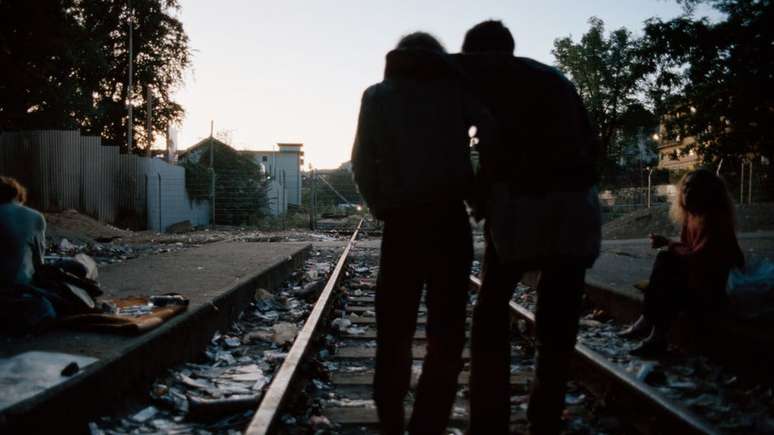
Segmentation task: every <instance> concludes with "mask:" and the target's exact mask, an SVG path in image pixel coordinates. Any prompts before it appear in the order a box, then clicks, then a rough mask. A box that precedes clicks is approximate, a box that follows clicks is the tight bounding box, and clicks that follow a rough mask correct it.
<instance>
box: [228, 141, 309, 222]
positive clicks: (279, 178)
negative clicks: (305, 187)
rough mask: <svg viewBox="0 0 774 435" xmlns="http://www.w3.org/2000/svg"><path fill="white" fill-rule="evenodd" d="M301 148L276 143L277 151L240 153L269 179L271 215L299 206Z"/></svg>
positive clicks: (302, 156) (301, 163)
mask: <svg viewBox="0 0 774 435" xmlns="http://www.w3.org/2000/svg"><path fill="white" fill-rule="evenodd" d="M303 146H304V145H303V144H300V143H278V144H277V150H271V151H252V150H246V151H240V154H242V155H243V156H246V157H249V158H250V159H251V160H253V161H254V162H255V163H256V164H258V165H260V166H261V167H262V168H263V170H264V171H265V173H266V174H267V176H268V177H269V184H270V186H269V202H270V203H271V204H272V213H273V214H283V213H285V212H287V208H288V206H295V207H300V206H301V201H302V199H303V198H302V194H301V188H302V185H301V167H302V166H303V165H304V151H303V150H302V148H303Z"/></svg>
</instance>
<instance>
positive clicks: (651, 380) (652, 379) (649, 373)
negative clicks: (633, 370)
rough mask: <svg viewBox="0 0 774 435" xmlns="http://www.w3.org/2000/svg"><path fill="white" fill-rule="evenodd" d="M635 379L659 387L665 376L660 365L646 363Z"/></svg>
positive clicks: (664, 380)
mask: <svg viewBox="0 0 774 435" xmlns="http://www.w3.org/2000/svg"><path fill="white" fill-rule="evenodd" d="M637 379H638V380H640V381H642V382H645V383H646V384H650V385H659V384H663V383H664V382H666V375H665V374H664V369H663V368H662V367H661V365H659V364H657V363H653V362H646V363H645V364H643V365H642V367H640V371H639V372H638V373H637Z"/></svg>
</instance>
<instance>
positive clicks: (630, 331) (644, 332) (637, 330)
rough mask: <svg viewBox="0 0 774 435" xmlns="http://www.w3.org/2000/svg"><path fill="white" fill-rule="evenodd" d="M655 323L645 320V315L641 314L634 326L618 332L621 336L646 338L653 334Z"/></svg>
mask: <svg viewBox="0 0 774 435" xmlns="http://www.w3.org/2000/svg"><path fill="white" fill-rule="evenodd" d="M652 331H653V325H651V323H650V322H648V321H647V320H645V316H640V318H639V319H637V321H636V322H634V323H633V324H632V326H630V327H628V328H626V329H624V330H623V331H621V332H619V333H618V336H619V337H621V338H645V337H647V336H649V335H651V334H652Z"/></svg>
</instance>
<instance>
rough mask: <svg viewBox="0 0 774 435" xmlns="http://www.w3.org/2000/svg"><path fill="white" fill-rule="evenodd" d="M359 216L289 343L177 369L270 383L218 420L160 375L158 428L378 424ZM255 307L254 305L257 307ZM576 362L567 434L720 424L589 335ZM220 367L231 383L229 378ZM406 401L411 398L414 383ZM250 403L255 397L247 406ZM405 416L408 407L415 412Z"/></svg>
mask: <svg viewBox="0 0 774 435" xmlns="http://www.w3.org/2000/svg"><path fill="white" fill-rule="evenodd" d="M362 226H363V222H362V221H361V222H360V224H359V225H358V226H357V228H355V230H354V231H353V234H352V236H351V238H350V239H349V242H348V243H347V245H346V247H345V248H344V250H343V253H342V254H341V256H340V257H339V258H338V260H337V261H336V262H335V266H334V267H332V268H331V269H328V270H332V272H331V273H330V275H329V278H328V279H327V282H325V285H324V287H322V289H321V290H320V293H319V297H318V298H317V300H316V302H314V305H308V307H311V309H309V308H306V309H304V311H305V312H307V313H308V315H305V320H304V317H301V318H299V320H298V322H303V325H302V324H301V323H297V325H298V326H300V330H299V332H298V334H297V335H296V338H295V340H294V341H293V342H292V345H290V347H289V349H288V348H287V347H284V348H282V349H278V348H276V347H271V348H267V347H266V345H265V344H264V345H260V344H259V345H257V346H258V347H255V346H256V345H253V344H244V343H247V341H246V340H245V339H244V338H243V340H242V341H243V345H242V347H237V348H236V349H237V350H240V349H241V351H239V352H236V353H234V356H235V357H237V358H238V359H239V361H237V362H236V363H234V362H233V361H231V362H229V361H228V358H225V359H224V358H221V355H220V351H218V352H215V355H213V357H214V358H210V359H211V360H214V361H215V363H214V366H212V367H210V368H207V367H205V366H202V365H198V364H193V363H187V364H185V365H183V367H182V368H179V369H177V371H176V372H175V373H177V374H175V375H174V376H173V377H175V378H176V379H177V381H180V379H182V380H183V381H184V382H183V384H186V385H187V386H189V387H191V388H193V389H194V390H196V392H197V393H196V394H198V397H200V398H201V397H202V394H205V395H206V394H210V395H213V394H217V393H218V391H217V390H218V389H219V388H220V386H221V385H226V386H228V387H229V388H231V389H234V390H235V391H239V390H240V389H241V388H244V387H240V386H239V385H236V384H234V382H233V380H240V379H244V380H246V381H248V389H249V385H252V382H254V380H253V377H258V378H260V377H261V376H263V375H261V376H258V374H260V373H261V371H260V370H258V374H256V373H255V370H252V371H249V372H240V371H239V370H244V369H246V368H248V367H250V366H249V364H248V363H250V364H255V363H256V362H257V363H258V364H259V366H260V368H262V369H263V374H264V375H267V379H270V380H271V383H270V384H269V385H268V387H267V386H266V385H265V384H261V385H258V384H255V385H253V386H252V389H249V391H250V392H251V395H249V396H244V395H237V396H233V397H231V398H227V399H225V400H223V401H222V405H224V406H228V407H231V406H236V407H237V408H235V409H231V410H230V411H226V410H224V409H222V408H221V409H218V408H217V407H216V408H214V409H213V408H212V405H213V403H209V405H210V407H209V408H207V409H211V410H212V411H213V412H218V413H219V414H218V416H217V419H218V420H217V421H215V422H214V423H196V422H195V421H196V416H195V415H194V414H193V413H194V412H195V411H197V410H198V411H199V413H200V414H201V411H202V403H204V405H208V403H206V402H207V401H206V400H205V401H202V400H200V399H196V397H192V396H191V395H190V393H188V394H187V393H185V391H184V390H179V389H178V390H175V388H177V387H174V386H173V383H174V381H169V382H167V381H163V380H162V382H157V383H155V384H154V388H153V391H152V392H151V397H154V398H155V399H156V400H155V401H154V403H156V404H158V403H159V400H158V399H160V398H161V399H164V400H163V401H165V402H167V404H166V405H165V406H168V405H170V403H169V402H171V406H172V407H173V408H176V409H177V410H176V411H173V412H171V413H170V412H168V413H167V414H165V415H166V416H167V417H165V419H166V420H164V419H161V420H164V421H159V423H158V424H155V425H152V426H154V427H155V428H156V429H159V428H164V431H168V433H203V432H201V430H202V429H204V430H205V432H207V433H229V434H231V433H235V432H243V433H246V434H250V435H262V434H280V435H296V434H299V435H300V434H307V433H318V432H319V431H320V430H322V431H323V432H320V433H331V434H342V435H350V434H351V435H355V434H376V433H378V419H377V416H376V409H375V406H374V403H373V401H372V398H371V396H372V390H371V383H372V379H373V359H374V356H375V351H376V349H375V344H376V343H375V338H376V322H375V317H374V314H373V313H374V306H373V301H374V295H375V291H376V289H375V287H376V286H375V283H376V272H377V269H378V267H376V266H377V265H378V252H377V248H376V247H375V246H373V245H372V244H364V247H362V248H361V247H357V246H356V243H355V242H356V240H357V238H358V237H359V235H360V230H361V229H362ZM328 258H335V256H330V257H328ZM328 261H329V260H328ZM351 263H355V264H351ZM315 264H318V265H319V263H315ZM326 264H327V263H326ZM300 274H303V272H300ZM470 286H471V290H472V291H471V299H475V292H476V291H477V290H478V288H479V287H480V281H479V280H478V278H476V277H474V276H471V278H470ZM517 294H518V292H517ZM275 297H276V296H275ZM256 304H259V302H256ZM263 304H264V305H265V304H266V303H265V302H264V303H263ZM510 307H511V312H512V315H513V319H514V324H515V325H516V326H517V328H514V330H516V331H518V332H517V333H514V334H513V337H512V342H511V361H512V365H511V415H512V420H511V423H512V429H513V430H514V431H516V433H521V432H525V433H526V430H527V422H526V403H527V400H528V398H529V388H530V383H531V382H532V372H533V365H532V364H533V363H532V361H533V356H534V347H533V343H532V339H531V336H532V331H533V330H534V315H533V314H532V313H531V312H530V310H529V309H528V308H526V307H525V306H523V305H520V304H518V303H516V302H511V305H510ZM298 309H300V308H298ZM251 310H255V307H254V308H251ZM259 311H260V310H259ZM259 311H254V312H253V311H251V312H250V313H246V314H248V315H246V316H245V319H246V320H243V324H242V326H241V327H240V326H238V325H237V326H236V329H237V330H239V329H242V333H243V334H244V335H243V337H246V336H249V335H250V334H252V333H250V332H249V331H250V328H252V326H250V325H252V324H258V325H262V326H259V328H258V329H259V330H260V329H261V328H263V329H264V330H266V329H267V328H268V327H270V326H271V322H269V323H266V322H267V316H268V314H269V313H268V312H266V311H263V312H262V314H261V312H259ZM469 312H470V309H469ZM469 317H470V316H469ZM425 320H426V308H425V307H424V304H422V306H421V307H420V313H419V321H418V328H417V331H416V333H415V345H414V360H415V363H414V366H413V370H412V388H413V386H414V385H415V383H416V378H418V376H419V375H420V374H421V366H422V360H423V358H424V346H423V344H424V340H425V334H424V324H425ZM470 320H471V319H468V328H469V326H470ZM245 322H247V323H245ZM251 322H252V323H251ZM256 322H257V323H256ZM468 332H469V331H468ZM227 334H231V335H232V336H233V334H235V332H234V331H233V328H232V330H231V331H227V332H226V333H224V334H223V337H221V338H217V337H214V338H213V342H215V341H218V342H222V341H225V342H226V344H228V342H229V340H233V338H230V339H229V338H224V337H227ZM285 351H286V352H285ZM261 354H262V356H260V355H261ZM269 354H271V355H272V356H271V358H274V357H280V355H282V354H284V355H282V357H280V358H281V359H280V360H281V361H282V362H281V363H279V362H278V363H276V364H277V365H273V367H272V368H271V369H269V368H268V367H267V366H265V365H261V364H265V363H261V362H260V361H268V360H269V359H270V357H268V356H267V355H269ZM463 358H464V360H465V362H466V364H465V367H464V369H463V372H462V373H461V374H460V377H459V380H458V394H457V400H456V403H455V405H454V409H453V412H452V415H451V418H450V423H449V426H448V429H449V433H454V434H462V433H463V432H464V430H465V428H466V426H467V402H468V395H467V392H468V387H467V384H468V379H469V359H470V351H469V344H468V345H466V348H465V351H464V355H463ZM224 364H225V365H224ZM235 364H236V365H235ZM245 364H248V366H245ZM277 367H278V368H277ZM573 368H574V370H573V374H572V376H571V378H573V379H574V381H571V383H570V385H569V388H568V396H567V398H566V402H567V411H566V412H565V415H564V417H563V418H564V420H565V426H566V428H567V433H608V434H611V433H615V434H629V433H631V434H635V433H641V434H672V433H674V434H694V433H701V434H715V433H721V431H720V430H718V429H717V428H716V427H714V426H713V425H712V424H711V423H709V422H708V421H707V420H705V419H704V418H703V417H702V416H700V415H697V414H696V413H694V412H692V411H690V410H688V409H686V408H685V407H684V406H682V405H681V404H680V403H678V401H676V400H674V399H670V398H668V397H666V396H665V395H663V394H661V392H660V391H659V390H658V389H656V388H654V387H652V386H649V385H647V384H645V383H643V382H641V381H639V380H637V379H636V377H635V376H634V375H632V374H631V373H628V372H626V371H625V370H623V369H622V367H621V366H620V365H617V364H616V363H615V362H611V361H610V360H609V358H607V357H606V356H604V355H601V354H600V353H597V352H595V351H594V350H592V349H590V348H589V347H587V346H585V345H584V344H582V343H581V344H578V345H577V346H576V348H575V356H574V364H573ZM190 377H194V378H195V379H191V378H190ZM208 377H209V378H208ZM223 377H226V378H227V379H230V380H231V381H225V383H224V381H223V379H222V378H223ZM248 378H249V379H248ZM208 379H209V380H208ZM164 385H167V387H165V388H166V389H167V390H169V391H167V392H164V388H159V387H163V386H164ZM176 385H180V383H179V382H178V383H177V384H176ZM173 390H174V391H173ZM162 396H163V397H162ZM214 397H218V396H217V395H215V396H214ZM407 399H408V400H407V404H408V405H410V404H411V401H412V396H411V393H409V396H408V397H407ZM216 401H217V400H216ZM215 404H217V403H215ZM245 404H247V405H248V406H246V407H245V406H244V405H245ZM256 404H257V405H256ZM157 406H158V405H157ZM256 406H257V409H256ZM143 407H145V408H143ZM136 409H142V411H141V412H139V413H136V414H133V415H132V416H130V417H126V418H119V420H113V421H112V423H111V422H110V421H108V420H106V421H105V422H104V424H103V426H102V427H107V428H112V429H107V430H105V431H104V432H99V431H97V432H95V431H94V430H92V433H108V434H112V433H125V432H124V431H125V430H127V428H129V427H130V426H127V425H123V424H122V423H121V422H126V421H127V419H128V420H134V421H135V422H136V421H137V420H138V419H139V418H140V417H143V414H147V413H148V410H149V409H151V413H153V412H155V411H153V409H155V408H153V407H152V406H150V407H148V405H147V404H146V405H142V406H141V407H140V408H136ZM229 409H230V408H229ZM154 415H155V414H154ZM407 415H410V413H409V412H407ZM200 417H201V416H200ZM152 418H157V416H156V417H152ZM197 424H198V426H197ZM146 426H148V425H147V424H146ZM131 427H135V428H136V427H137V426H131ZM97 429H98V428H97ZM172 429H174V430H172ZM135 432H136V433H146V431H144V430H132V433H135ZM148 433H149V432H148Z"/></svg>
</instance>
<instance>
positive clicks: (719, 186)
mask: <svg viewBox="0 0 774 435" xmlns="http://www.w3.org/2000/svg"><path fill="white" fill-rule="evenodd" d="M670 214H671V216H672V220H674V221H675V222H676V223H678V224H680V225H685V224H686V222H687V220H688V216H696V217H702V218H710V219H711V220H713V221H715V222H722V221H726V222H729V223H731V225H732V227H735V226H736V217H735V215H736V211H735V208H734V200H733V199H731V193H729V191H728V187H727V186H726V182H725V181H724V180H723V179H722V178H721V177H720V176H719V175H716V174H715V173H714V172H712V171H710V170H709V169H704V168H702V169H696V170H694V171H691V172H689V173H687V174H685V176H683V178H682V179H681V180H680V183H679V184H678V187H677V196H676V198H675V199H674V200H673V201H672V207H671V210H670Z"/></svg>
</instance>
